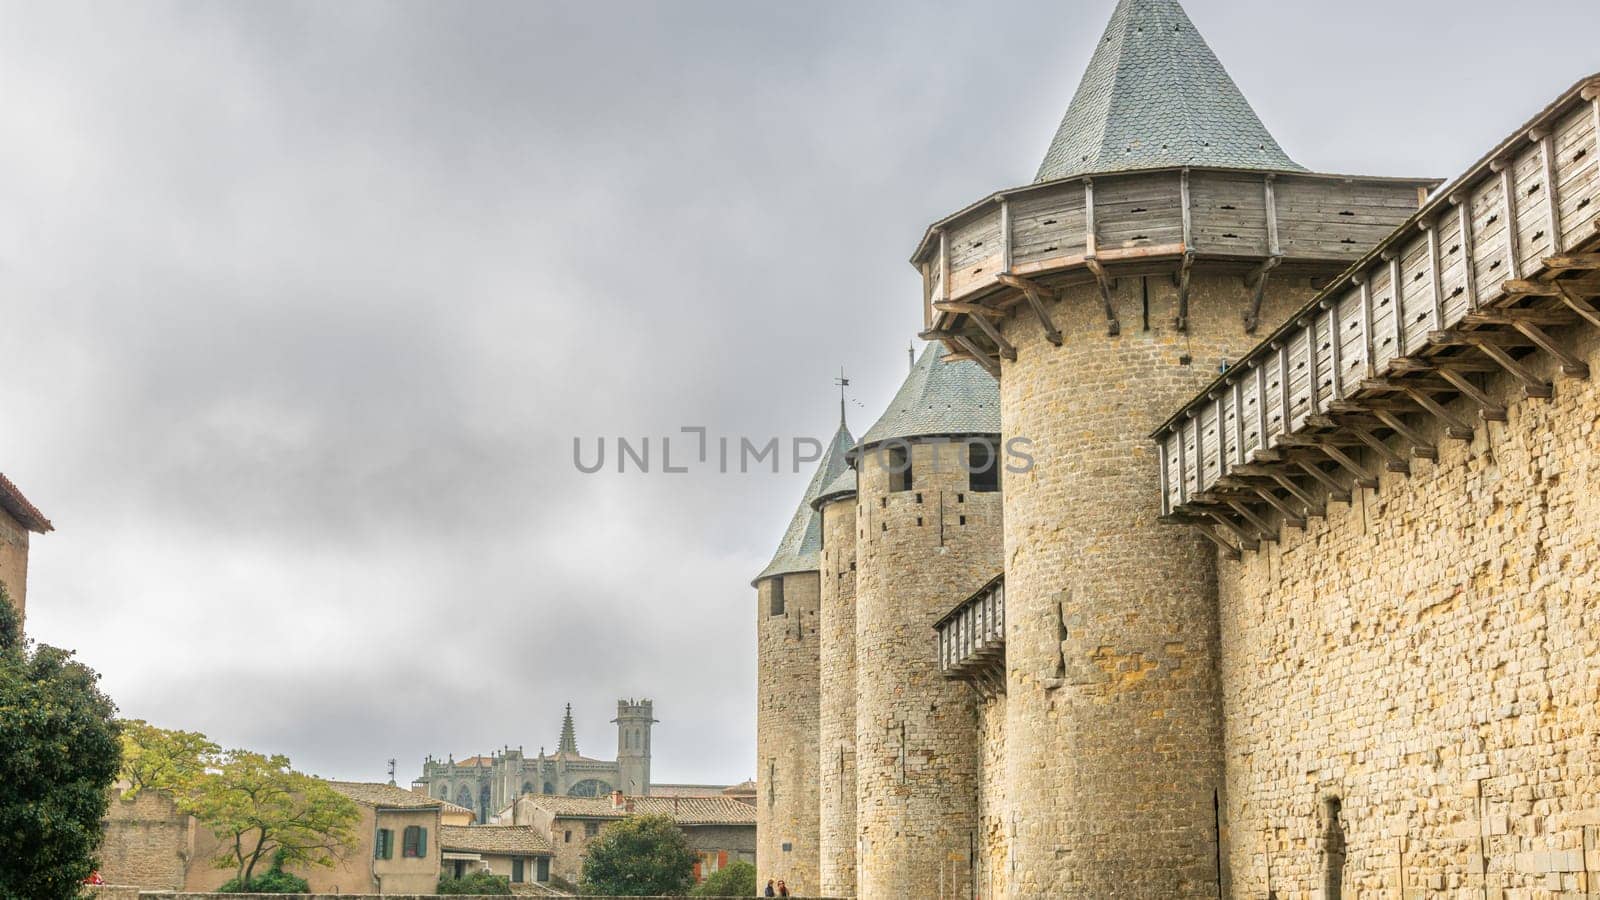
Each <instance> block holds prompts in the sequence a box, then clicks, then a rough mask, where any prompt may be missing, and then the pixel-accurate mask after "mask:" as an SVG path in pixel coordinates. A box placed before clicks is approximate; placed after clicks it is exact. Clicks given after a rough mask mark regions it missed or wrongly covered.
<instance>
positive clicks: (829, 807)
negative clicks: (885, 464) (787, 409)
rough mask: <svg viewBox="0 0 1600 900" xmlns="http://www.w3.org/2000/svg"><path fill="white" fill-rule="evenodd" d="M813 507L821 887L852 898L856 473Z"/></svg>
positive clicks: (835, 483)
mask: <svg viewBox="0 0 1600 900" xmlns="http://www.w3.org/2000/svg"><path fill="white" fill-rule="evenodd" d="M843 413H844V411H843V409H841V410H840V418H841V421H842V420H843ZM811 505H812V507H813V508H814V509H816V510H817V512H818V513H819V514H820V515H821V516H822V607H821V618H822V634H821V641H820V654H821V696H820V703H819V704H818V706H819V718H818V732H819V735H820V738H819V746H820V747H821V757H820V759H819V760H818V770H819V771H820V773H821V775H822V784H821V798H820V816H821V833H820V835H819V848H820V851H821V866H822V871H821V874H820V885H821V887H820V888H819V892H820V893H821V894H823V895H825V896H829V897H848V896H852V895H853V894H854V893H855V889H856V473H855V470H853V469H846V470H845V471H844V472H842V473H840V475H839V477H838V478H835V479H834V480H833V482H832V483H831V484H829V485H827V486H826V487H824V488H823V489H822V493H821V494H820V495H819V496H818V497H817V499H816V500H814V501H812V504H811Z"/></svg>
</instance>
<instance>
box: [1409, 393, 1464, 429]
mask: <svg viewBox="0 0 1600 900" xmlns="http://www.w3.org/2000/svg"><path fill="white" fill-rule="evenodd" d="M1405 394H1406V396H1407V397H1410V398H1411V399H1412V400H1413V401H1414V402H1415V403H1416V404H1417V405H1418V406H1420V407H1422V408H1423V409H1425V410H1427V411H1428V412H1430V413H1432V414H1433V416H1434V418H1436V419H1438V420H1439V421H1440V422H1442V423H1443V424H1444V433H1445V436H1446V437H1450V438H1455V439H1456V440H1458V441H1470V440H1472V426H1471V425H1468V424H1467V423H1465V422H1463V421H1461V420H1460V419H1458V418H1456V417H1455V415H1454V414H1453V413H1451V412H1450V410H1448V409H1445V408H1444V405H1443V404H1441V403H1440V402H1439V401H1437V400H1435V399H1433V397H1431V396H1429V395H1428V393H1427V392H1426V391H1420V390H1417V389H1416V388H1415V387H1407V388H1406V389H1405Z"/></svg>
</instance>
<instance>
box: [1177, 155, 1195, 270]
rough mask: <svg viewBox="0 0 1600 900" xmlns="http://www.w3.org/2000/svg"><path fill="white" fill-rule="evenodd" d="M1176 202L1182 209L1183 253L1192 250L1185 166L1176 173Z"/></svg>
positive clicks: (1189, 203) (1192, 237)
mask: <svg viewBox="0 0 1600 900" xmlns="http://www.w3.org/2000/svg"><path fill="white" fill-rule="evenodd" d="M1178 202H1179V205H1180V206H1181V207H1182V209H1183V238H1182V239H1183V250H1184V253H1185V254H1188V253H1193V252H1194V213H1193V212H1192V210H1191V209H1190V205H1191V202H1192V201H1191V200H1190V197H1189V170H1188V169H1187V168H1186V169H1184V170H1183V171H1182V172H1180V173H1178Z"/></svg>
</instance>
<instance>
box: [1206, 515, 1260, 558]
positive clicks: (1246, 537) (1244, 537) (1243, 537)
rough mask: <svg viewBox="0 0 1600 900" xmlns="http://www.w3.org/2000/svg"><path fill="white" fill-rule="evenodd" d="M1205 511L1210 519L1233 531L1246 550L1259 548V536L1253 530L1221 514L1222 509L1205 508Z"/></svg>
mask: <svg viewBox="0 0 1600 900" xmlns="http://www.w3.org/2000/svg"><path fill="white" fill-rule="evenodd" d="M1205 512H1206V515H1208V516H1210V517H1211V518H1212V519H1214V520H1216V522H1217V524H1218V525H1221V526H1222V527H1224V528H1226V529H1228V530H1229V531H1231V532H1233V534H1234V535H1235V536H1237V537H1238V538H1239V542H1240V544H1241V545H1243V546H1244V548H1245V549H1247V550H1255V549H1258V548H1260V546H1261V543H1260V539H1259V536H1258V535H1257V534H1256V532H1253V531H1251V530H1249V529H1247V528H1245V527H1244V526H1243V525H1240V524H1239V523H1238V522H1235V521H1234V520H1232V519H1230V518H1228V517H1227V516H1225V515H1223V514H1222V510H1219V509H1213V508H1207V509H1206V511H1205Z"/></svg>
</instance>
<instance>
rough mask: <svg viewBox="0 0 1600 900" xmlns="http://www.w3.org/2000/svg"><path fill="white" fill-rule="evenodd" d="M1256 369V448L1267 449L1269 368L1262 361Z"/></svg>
mask: <svg viewBox="0 0 1600 900" xmlns="http://www.w3.org/2000/svg"><path fill="white" fill-rule="evenodd" d="M1254 368H1255V370H1256V449H1257V450H1265V449H1266V448H1267V445H1268V444H1269V443H1270V441H1269V440H1268V439H1267V368H1266V366H1264V365H1261V364H1260V363H1257V364H1256V365H1255V366H1254Z"/></svg>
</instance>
